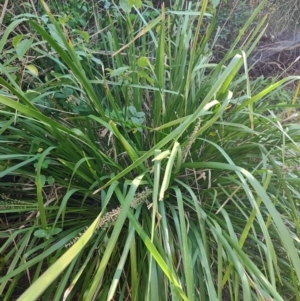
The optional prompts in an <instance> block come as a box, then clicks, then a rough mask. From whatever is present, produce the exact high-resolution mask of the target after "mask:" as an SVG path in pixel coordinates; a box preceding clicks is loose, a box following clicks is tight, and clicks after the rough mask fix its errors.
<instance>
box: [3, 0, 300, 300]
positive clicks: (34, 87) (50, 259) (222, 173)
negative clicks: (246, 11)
mask: <svg viewBox="0 0 300 301" xmlns="http://www.w3.org/2000/svg"><path fill="white" fill-rule="evenodd" d="M212 3H214V4H216V2H212ZM263 4H264V1H263V2H262V4H261V5H260V6H259V7H258V8H257V9H256V10H255V11H254V13H253V15H252V16H251V17H250V19H249V21H248V22H247V23H246V24H245V26H244V27H243V28H242V29H241V30H240V33H239V35H238V37H237V39H236V40H235V41H234V43H233V44H232V47H231V48H230V49H229V51H228V52H227V53H226V54H225V56H224V57H223V59H222V60H221V61H220V62H218V63H216V62H212V61H213V52H212V49H213V47H214V43H215V42H216V41H217V39H218V36H214V35H213V33H214V32H215V23H216V20H215V10H216V7H215V6H214V5H213V4H209V3H208V1H207V0H206V1H205V0H204V1H200V2H198V3H194V4H188V6H187V9H186V10H181V9H179V8H180V7H181V5H182V7H183V3H182V2H180V1H178V3H177V5H178V6H177V8H178V9H177V10H170V9H164V8H162V10H161V11H158V10H155V9H153V10H152V9H150V8H149V7H146V6H145V7H141V8H138V3H136V7H134V6H133V7H131V8H130V6H128V5H129V4H128V3H127V6H124V5H121V4H120V6H118V7H115V8H114V9H113V8H112V10H108V11H107V19H106V20H107V24H106V25H105V27H103V28H102V27H101V28H100V27H99V28H98V29H99V31H98V32H97V33H95V35H96V36H97V40H96V41H97V43H99V45H101V47H102V48H101V49H96V50H95V49H94V48H91V47H90V46H89V43H88V41H89V40H90V35H91V33H88V32H86V31H84V32H78V31H77V32H76V31H72V28H70V27H69V25H68V24H66V23H64V22H63V21H61V19H60V18H59V17H58V18H57V17H54V16H53V15H52V14H51V12H50V10H49V8H48V7H47V5H46V4H45V3H44V7H45V11H46V13H47V16H41V17H33V16H27V15H25V16H24V15H23V16H19V17H16V19H15V21H13V23H12V25H11V26H8V27H7V29H6V31H5V33H4V35H3V37H2V39H1V41H0V46H1V47H0V49H1V51H2V52H3V53H5V55H6V56H8V57H9V59H8V60H6V61H5V62H2V63H1V65H0V72H1V76H2V77H1V78H0V84H1V86H2V89H1V93H0V103H1V118H0V120H1V121H0V122H1V133H0V134H1V136H0V138H1V140H0V154H1V155H0V165H1V171H0V176H1V178H2V179H3V180H4V181H3V182H2V183H1V186H0V187H1V188H0V189H1V193H2V200H1V201H0V210H1V213H2V214H4V215H3V216H4V217H3V219H1V223H2V228H3V231H1V242H2V246H1V248H0V252H1V254H2V258H3V260H2V262H4V264H2V272H3V271H4V273H3V274H5V275H3V277H2V278H1V279H0V293H1V294H2V296H3V298H4V299H5V300H8V299H11V298H18V300H37V299H39V298H40V300H94V299H95V298H96V299H99V300H113V299H114V300H124V299H132V300H270V299H271V298H272V299H274V300H284V299H288V298H292V299H291V300H298V299H300V294H299V280H300V268H299V267H300V261H299V253H298V247H299V240H298V236H297V235H298V230H299V222H298V217H299V212H298V209H297V206H298V198H299V193H298V190H299V189H298V185H299V181H298V178H297V177H298V169H297V166H296V165H297V162H298V159H299V138H298V137H299V126H298V125H297V124H291V123H284V124H282V123H281V122H280V120H279V119H278V118H277V116H276V115H275V114H274V113H273V111H272V109H271V108H268V105H267V104H266V103H265V102H264V101H265V97H266V96H267V95H269V93H271V92H272V91H276V90H277V89H280V87H282V86H283V85H284V84H286V83H290V82H291V81H294V80H299V78H298V77H289V78H286V79H282V80H281V81H279V82H276V83H272V84H270V85H268V86H267V87H264V88H263V89H259V92H258V93H257V94H255V93H254V94H253V95H252V93H251V83H250V80H249V77H248V72H247V64H246V57H247V55H249V54H250V52H251V51H252V50H253V48H254V46H255V43H257V41H258V39H259V37H260V29H261V28H262V26H263V22H261V23H259V24H258V26H257V28H256V30H254V31H253V32H252V34H251V35H249V36H248V39H246V40H245V42H244V44H243V45H244V46H243V48H242V49H235V46H236V45H237V43H238V41H239V39H240V38H241V37H242V36H243V33H244V32H245V31H246V29H247V27H248V25H249V24H251V22H252V20H253V19H254V18H255V16H256V15H257V14H258V13H259V11H260V9H261V7H262V5H263ZM175 7H176V6H175ZM133 12H134V13H133ZM23 22H25V24H27V26H29V27H30V29H31V31H32V32H33V34H34V37H35V38H34V39H33V38H31V37H30V35H28V36H25V35H23V36H22V37H19V38H16V37H15V36H14V35H13V28H14V27H15V26H16V25H18V24H21V23H23ZM95 22H96V21H95ZM98 26H100V25H99V24H98ZM7 41H11V42H12V46H11V47H10V48H9V47H7V46H6V47H4V45H5V43H6V42H7ZM24 41H25V42H24ZM21 43H23V44H21ZM20 44H21V46H22V47H21V46H20ZM25 45H27V46H25ZM24 47H25V48H24ZM25 50H26V51H25ZM32 57H34V58H35V60H31V62H30V63H28V59H29V58H32ZM18 61H21V62H22V66H23V67H22V68H21V69H11V67H12V66H14V64H15V63H16V62H18ZM42 62H43V63H44V64H45V66H49V68H50V70H49V71H46V72H45V73H43V75H42V76H40V74H41V73H40V72H41V69H40V68H41V67H40V66H41V65H40V64H42ZM242 66H243V67H244V71H243V72H242V74H240V73H239V72H241V71H240V70H241V67H242ZM20 70H21V72H20ZM25 76H26V81H23V80H21V81H20V78H21V79H23V78H25ZM29 78H30V79H31V80H29ZM21 83H22V84H21ZM295 296H296V299H293V298H295Z"/></svg>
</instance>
